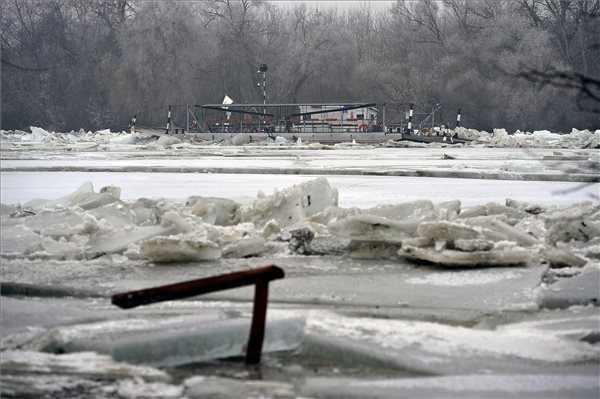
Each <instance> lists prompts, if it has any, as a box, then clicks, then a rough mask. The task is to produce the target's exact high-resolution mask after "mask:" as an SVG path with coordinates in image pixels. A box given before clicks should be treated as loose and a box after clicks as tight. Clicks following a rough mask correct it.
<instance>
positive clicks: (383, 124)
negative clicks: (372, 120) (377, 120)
mask: <svg viewBox="0 0 600 399" xmlns="http://www.w3.org/2000/svg"><path fill="white" fill-rule="evenodd" d="M382 128H383V134H384V135H385V134H387V133H386V132H387V130H386V128H385V103H383V123H382Z"/></svg>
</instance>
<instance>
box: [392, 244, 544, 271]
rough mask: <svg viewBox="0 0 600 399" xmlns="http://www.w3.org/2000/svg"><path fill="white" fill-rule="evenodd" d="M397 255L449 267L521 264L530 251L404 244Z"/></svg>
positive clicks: (530, 255) (530, 254) (529, 255)
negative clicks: (476, 249) (418, 246)
mask: <svg viewBox="0 0 600 399" xmlns="http://www.w3.org/2000/svg"><path fill="white" fill-rule="evenodd" d="M398 255H400V256H404V257H406V258H409V259H412V260H415V261H426V262H431V263H435V264H438V265H443V266H449V267H473V266H514V265H523V264H526V263H527V262H529V261H530V260H531V257H532V252H531V251H530V250H526V249H511V250H502V249H494V250H489V251H472V252H464V251H456V250H451V249H443V250H441V251H436V250H435V249H433V248H417V247H410V246H404V247H402V249H400V250H399V251H398Z"/></svg>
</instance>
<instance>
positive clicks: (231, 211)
mask: <svg viewBox="0 0 600 399" xmlns="http://www.w3.org/2000/svg"><path fill="white" fill-rule="evenodd" d="M186 206H189V207H191V208H192V209H191V212H192V214H194V215H196V216H200V217H202V220H203V221H204V223H211V224H216V225H219V226H230V225H232V224H236V223H237V221H238V216H237V210H238V208H239V206H240V205H239V204H238V203H237V202H235V201H232V200H230V199H225V198H213V197H189V198H188V199H187V201H186Z"/></svg>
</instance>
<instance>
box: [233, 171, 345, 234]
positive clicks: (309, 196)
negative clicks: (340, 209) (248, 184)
mask: <svg viewBox="0 0 600 399" xmlns="http://www.w3.org/2000/svg"><path fill="white" fill-rule="evenodd" d="M337 203H338V192H337V190H336V189H334V188H332V187H331V186H330V185H329V182H328V181H327V179H325V178H323V177H320V178H318V179H315V180H309V181H306V182H304V183H301V184H299V185H295V186H293V187H291V188H288V189H286V190H283V191H279V192H278V191H276V192H275V193H274V194H273V195H271V196H268V197H263V198H257V199H256V200H255V201H254V202H253V203H252V204H251V205H249V206H243V207H241V208H240V216H241V220H242V221H243V222H254V224H255V225H257V227H262V226H264V225H265V223H266V222H268V221H269V220H272V219H274V220H276V221H277V223H278V224H279V226H280V227H282V228H283V227H287V226H290V225H293V224H295V223H298V222H301V221H304V220H306V218H307V217H310V216H312V215H314V214H316V213H318V212H320V211H323V210H324V209H326V208H327V207H328V206H337Z"/></svg>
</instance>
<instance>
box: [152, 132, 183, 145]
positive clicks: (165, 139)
mask: <svg viewBox="0 0 600 399" xmlns="http://www.w3.org/2000/svg"><path fill="white" fill-rule="evenodd" d="M179 143H181V140H179V139H178V138H177V137H173V136H168V135H166V134H163V135H161V136H160V137H159V138H158V140H156V141H155V142H154V143H153V144H154V145H161V146H165V147H168V146H171V145H173V144H179Z"/></svg>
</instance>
